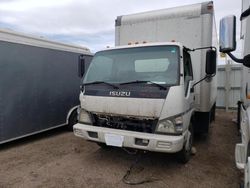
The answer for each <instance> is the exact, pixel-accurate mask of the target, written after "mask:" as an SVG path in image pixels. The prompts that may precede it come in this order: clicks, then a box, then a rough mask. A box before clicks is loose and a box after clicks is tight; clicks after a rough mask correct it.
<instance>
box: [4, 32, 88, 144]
mask: <svg viewBox="0 0 250 188" xmlns="http://www.w3.org/2000/svg"><path fill="white" fill-rule="evenodd" d="M79 55H83V56H84V57H85V59H86V63H88V62H89V61H90V60H91V58H92V54H91V53H90V51H89V49H87V48H85V47H79V46H73V45H68V44H62V43H58V42H54V41H48V40H45V39H43V38H38V37H33V36H29V35H24V34H22V33H17V32H13V31H9V30H2V29H1V30H0V144H2V143H5V142H8V141H12V140H15V139H18V138H22V137H25V136H29V135H32V134H36V133H39V132H42V131H46V130H49V129H52V128H55V127H60V126H64V125H67V124H68V123H69V122H71V126H73V125H72V124H73V122H74V121H73V120H74V119H75V118H74V117H75V116H76V114H77V113H76V108H77V106H78V105H79V101H78V93H79V91H80V89H79V83H80V78H79V77H77V74H76V73H77V68H78V59H79Z"/></svg>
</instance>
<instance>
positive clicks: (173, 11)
mask: <svg viewBox="0 0 250 188" xmlns="http://www.w3.org/2000/svg"><path fill="white" fill-rule="evenodd" d="M215 32H216V31H215V23H214V7H213V2H205V3H199V4H194V5H188V6H182V7H177V8H170V9H163V10H156V11H151V12H145V13H139V14H132V15H126V16H118V17H117V19H116V21H115V44H116V46H115V47H114V48H108V49H105V50H102V51H99V52H97V53H96V54H95V55H94V58H93V60H92V62H91V63H90V66H89V69H88V71H87V72H86V73H85V75H84V77H83V79H82V91H81V93H80V103H81V105H80V108H79V109H78V113H79V114H78V120H79V123H77V124H75V125H74V134H75V135H76V136H79V137H82V138H84V139H86V140H90V141H94V142H97V143H98V144H99V145H100V146H102V147H106V146H117V147H125V148H126V147H127V148H135V149H141V150H147V151H156V152H165V153H178V156H179V159H180V160H181V161H182V162H187V161H188V160H189V158H190V152H191V148H192V143H193V134H194V132H199V133H208V130H209V125H210V123H211V121H212V120H213V119H214V114H215V101H216V77H215V74H216V71H215V70H216V42H217V41H216V38H215V37H216V33H215Z"/></svg>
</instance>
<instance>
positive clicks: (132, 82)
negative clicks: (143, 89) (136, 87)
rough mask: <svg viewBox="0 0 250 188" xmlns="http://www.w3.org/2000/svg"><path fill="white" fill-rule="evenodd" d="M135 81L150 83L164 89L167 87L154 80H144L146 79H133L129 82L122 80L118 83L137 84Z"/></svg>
mask: <svg viewBox="0 0 250 188" xmlns="http://www.w3.org/2000/svg"><path fill="white" fill-rule="evenodd" d="M137 83H151V84H153V85H155V86H158V87H159V88H160V89H164V90H166V89H167V88H166V87H164V86H163V85H161V84H157V83H155V82H152V81H146V80H134V81H130V82H123V83H120V85H127V84H137Z"/></svg>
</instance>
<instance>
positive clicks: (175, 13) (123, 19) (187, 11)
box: [116, 1, 213, 26]
mask: <svg viewBox="0 0 250 188" xmlns="http://www.w3.org/2000/svg"><path fill="white" fill-rule="evenodd" d="M201 14H213V1H207V2H203V3H197V4H192V5H185V6H179V7H174V8H167V9H161V10H154V11H148V12H142V13H137V14H130V15H124V16H118V17H117V19H116V26H121V25H128V24H133V23H136V22H144V21H149V20H160V19H168V18H178V17H196V16H200V15H201Z"/></svg>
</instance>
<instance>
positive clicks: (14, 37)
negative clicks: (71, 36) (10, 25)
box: [0, 29, 91, 54]
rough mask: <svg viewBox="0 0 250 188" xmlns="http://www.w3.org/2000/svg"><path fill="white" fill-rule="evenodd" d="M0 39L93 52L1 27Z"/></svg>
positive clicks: (69, 50)
mask: <svg viewBox="0 0 250 188" xmlns="http://www.w3.org/2000/svg"><path fill="white" fill-rule="evenodd" d="M0 41H5V42H11V43H18V44H25V45H30V46H36V47H41V48H49V49H55V50H61V51H68V52H76V53H84V54H91V53H90V50H89V49H88V48H86V47H81V46H76V45H71V44H65V43H61V42H56V41H51V40H47V39H45V38H42V37H35V36H32V35H27V34H23V33H17V32H14V31H10V30H5V29H0Z"/></svg>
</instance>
